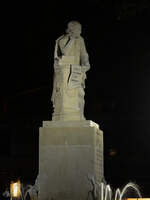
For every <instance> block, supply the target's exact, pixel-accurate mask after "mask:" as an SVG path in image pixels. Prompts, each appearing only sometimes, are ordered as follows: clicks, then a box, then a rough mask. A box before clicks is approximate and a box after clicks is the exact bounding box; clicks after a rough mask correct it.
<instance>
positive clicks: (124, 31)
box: [0, 0, 150, 197]
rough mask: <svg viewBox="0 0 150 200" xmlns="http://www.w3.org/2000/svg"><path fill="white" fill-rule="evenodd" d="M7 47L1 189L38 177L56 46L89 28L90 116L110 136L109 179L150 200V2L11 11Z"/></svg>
mask: <svg viewBox="0 0 150 200" xmlns="http://www.w3.org/2000/svg"><path fill="white" fill-rule="evenodd" d="M3 8H4V14H3V18H2V19H3V20H2V21H3V25H4V26H3V28H2V30H1V33H2V34H3V36H4V37H1V43H4V47H2V52H3V53H4V55H5V56H2V61H4V62H1V87H2V88H1V97H0V134H1V139H0V158H1V162H0V163H1V164H0V185H1V188H2V190H4V188H5V187H6V186H8V183H9V181H10V180H14V179H17V178H21V180H22V182H26V183H33V182H34V179H35V178H36V176H37V174H38V153H37V152H38V128H39V127H40V126H41V125H42V121H43V120H51V115H52V103H51V101H50V98H51V93H52V82H53V54H54V45H55V40H56V39H57V38H58V37H59V36H61V35H62V34H63V33H64V32H65V29H66V24H67V23H68V22H69V21H71V20H77V21H79V22H80V23H81V24H82V27H83V28H82V36H83V37H84V39H85V44H86V48H87V51H88V53H89V59H90V64H91V70H90V71H89V72H88V74H87V76H88V79H87V81H86V89H85V91H86V96H85V102H86V105H85V116H86V119H88V120H92V121H94V122H96V123H98V124H99V125H100V128H101V129H102V130H103V131H104V150H105V153H104V154H105V155H104V160H105V168H104V169H105V179H106V181H107V182H108V183H110V184H111V185H112V187H113V188H116V187H118V186H119V187H120V186H123V185H124V184H126V183H127V182H129V181H133V182H135V183H137V184H138V185H139V186H140V188H141V191H142V194H143V195H144V196H147V197H148V195H149V196H150V189H149V188H150V173H149V168H150V145H149V142H150V31H149V24H150V23H149V22H150V21H149V20H150V16H149V13H150V7H149V1H146V0H144V1H136V2H135V1H133V0H131V1H127V0H124V1H123V0H122V1H117V0H116V1H113V2H112V1H109V0H107V1H97V0H93V1H86V2H84V1H83V2H80V1H65V2H63V1H61V2H59V1H55V2H54V1H53V2H49V3H48V4H46V3H45V4H44V3H41V2H40V3H37V2H36V3H33V2H32V4H31V3H27V2H26V3H21V4H17V3H16V4H14V2H13V3H12V4H9V5H5V6H4V7H3Z"/></svg>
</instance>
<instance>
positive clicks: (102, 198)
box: [3, 178, 142, 200]
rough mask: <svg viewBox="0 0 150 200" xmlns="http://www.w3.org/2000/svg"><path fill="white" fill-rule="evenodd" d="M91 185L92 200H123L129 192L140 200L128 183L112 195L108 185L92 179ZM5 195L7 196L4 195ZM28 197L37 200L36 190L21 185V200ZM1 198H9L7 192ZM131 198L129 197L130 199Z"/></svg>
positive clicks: (135, 189)
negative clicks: (133, 193) (132, 192)
mask: <svg viewBox="0 0 150 200" xmlns="http://www.w3.org/2000/svg"><path fill="white" fill-rule="evenodd" d="M91 182H92V185H93V191H94V192H93V194H94V196H93V197H92V198H93V200H112V199H113V200H123V199H124V198H125V197H126V198H129V197H130V196H127V195H128V193H129V192H130V190H132V191H134V192H135V193H136V195H137V196H136V198H142V196H141V193H140V190H139V187H138V186H137V185H136V184H134V183H128V184H126V185H125V186H124V187H123V189H122V190H121V189H119V188H117V189H116V190H115V192H114V194H113V192H112V189H111V187H110V185H108V184H105V183H103V182H102V183H100V184H99V183H96V182H95V181H94V179H93V178H92V179H91ZM6 193H7V195H6ZM28 194H29V196H30V198H31V199H34V200H38V193H37V188H35V186H32V185H27V186H24V185H23V184H21V200H26V199H27V196H28ZM3 196H5V197H8V196H10V194H9V192H8V190H7V192H6V191H5V192H4V193H3ZM130 198H131V197H130Z"/></svg>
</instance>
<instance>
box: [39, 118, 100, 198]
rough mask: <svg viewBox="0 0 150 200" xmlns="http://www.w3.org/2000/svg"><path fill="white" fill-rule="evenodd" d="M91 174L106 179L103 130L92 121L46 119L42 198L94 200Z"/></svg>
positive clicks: (42, 131) (41, 145) (41, 150)
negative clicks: (92, 198) (91, 197)
mask: <svg viewBox="0 0 150 200" xmlns="http://www.w3.org/2000/svg"><path fill="white" fill-rule="evenodd" d="M88 177H89V178H90V177H95V181H98V182H101V179H102V178H103V132H102V131H101V130H100V129H99V126H98V125H97V124H96V123H94V122H92V121H86V120H83V121H64V122H63V121H59V122H58V121H44V122H43V127H41V128H40V139H39V199H40V200H86V199H88V195H89V199H90V191H91V190H92V188H93V187H92V184H91V182H90V180H89V179H88Z"/></svg>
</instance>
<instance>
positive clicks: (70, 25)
mask: <svg viewBox="0 0 150 200" xmlns="http://www.w3.org/2000/svg"><path fill="white" fill-rule="evenodd" d="M67 26H68V28H67V30H66V32H67V33H69V31H70V29H72V28H74V27H76V29H78V30H81V24H80V23H79V22H78V21H70V22H69V23H68V25H67Z"/></svg>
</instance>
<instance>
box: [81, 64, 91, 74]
mask: <svg viewBox="0 0 150 200" xmlns="http://www.w3.org/2000/svg"><path fill="white" fill-rule="evenodd" d="M89 69H90V65H88V66H82V67H81V70H82V72H83V73H86V72H87V71H88V70H89Z"/></svg>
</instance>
